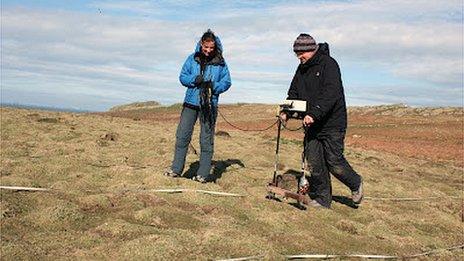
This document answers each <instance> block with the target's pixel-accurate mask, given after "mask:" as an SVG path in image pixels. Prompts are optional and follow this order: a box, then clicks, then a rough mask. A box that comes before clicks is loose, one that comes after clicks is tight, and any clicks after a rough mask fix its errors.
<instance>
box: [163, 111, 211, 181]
mask: <svg viewBox="0 0 464 261" xmlns="http://www.w3.org/2000/svg"><path fill="white" fill-rule="evenodd" d="M216 117H217V109H216V108H213V119H212V121H211V122H210V121H209V120H208V119H205V117H203V115H202V114H201V113H200V111H198V110H195V109H191V108H188V107H184V108H183V109H182V113H181V115H180V122H179V125H178V126H177V132H176V146H175V152H174V159H173V161H172V166H171V169H172V171H173V172H175V173H178V174H182V172H183V171H184V165H185V158H186V157H187V151H188V145H189V143H190V141H191V140H192V134H193V127H194V126H195V122H196V121H197V118H200V148H201V153H200V167H199V168H198V171H197V175H200V176H203V177H205V178H206V177H207V176H208V175H209V173H210V171H211V160H212V158H213V152H214V128H215V125H216Z"/></svg>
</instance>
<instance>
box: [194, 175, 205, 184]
mask: <svg viewBox="0 0 464 261" xmlns="http://www.w3.org/2000/svg"><path fill="white" fill-rule="evenodd" d="M192 180H194V181H198V182H200V183H206V182H208V180H206V178H205V177H203V176H200V175H196V176H195V177H193V178H192Z"/></svg>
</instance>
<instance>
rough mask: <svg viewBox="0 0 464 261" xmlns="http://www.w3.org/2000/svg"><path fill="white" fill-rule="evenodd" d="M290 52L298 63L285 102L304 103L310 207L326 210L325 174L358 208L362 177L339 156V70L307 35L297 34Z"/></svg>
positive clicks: (343, 123) (343, 118) (342, 114)
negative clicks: (345, 189)
mask: <svg viewBox="0 0 464 261" xmlns="http://www.w3.org/2000/svg"><path fill="white" fill-rule="evenodd" d="M293 50H294V51H295V54H296V56H297V58H298V59H299V60H300V62H301V63H300V65H299V66H298V68H297V70H296V72H295V76H294V77H293V80H292V83H291V85H290V89H289V90H288V98H287V99H294V100H305V101H306V102H307V109H306V114H305V117H304V119H303V125H304V126H305V138H304V147H305V155H306V159H307V161H308V163H309V166H310V168H311V177H310V180H309V181H310V182H309V192H310V193H309V195H310V196H311V198H312V199H313V200H312V201H311V204H310V205H311V206H315V207H318V206H319V207H320V206H323V207H326V208H330V204H331V202H332V184H331V182H330V175H329V172H331V173H332V174H333V175H334V176H335V177H336V178H337V179H338V180H340V181H341V182H342V183H343V184H345V185H346V186H347V187H348V188H349V189H350V190H351V194H352V200H353V202H354V203H356V204H359V203H361V200H362V197H363V188H362V177H361V176H360V175H358V174H357V173H356V172H355V171H354V170H353V168H352V167H351V166H350V164H349V163H348V162H347V161H346V159H345V157H344V156H343V149H344V139H345V133H346V127H347V115H346V114H347V113H346V104H345V94H344V92H343V85H342V80H341V75H340V68H339V67H338V64H337V62H336V61H335V60H334V59H333V58H332V57H330V56H329V47H328V44H327V43H324V44H317V43H316V41H315V40H314V38H313V37H311V36H310V35H309V34H300V35H299V36H298V38H297V39H296V40H295V42H294V44H293ZM281 118H282V119H283V120H287V119H288V116H287V115H286V114H285V113H282V114H281Z"/></svg>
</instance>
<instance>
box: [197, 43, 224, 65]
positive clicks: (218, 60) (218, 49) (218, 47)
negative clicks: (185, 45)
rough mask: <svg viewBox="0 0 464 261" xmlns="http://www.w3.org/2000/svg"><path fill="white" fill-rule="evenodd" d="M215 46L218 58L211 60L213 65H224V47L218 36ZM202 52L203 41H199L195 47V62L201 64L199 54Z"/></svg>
mask: <svg viewBox="0 0 464 261" xmlns="http://www.w3.org/2000/svg"><path fill="white" fill-rule="evenodd" d="M215 45H216V56H215V57H213V58H212V59H211V62H210V63H211V64H224V58H223V57H222V52H223V49H222V48H223V47H222V43H221V39H219V37H218V36H215ZM200 52H201V40H200V41H198V43H197V45H196V47H195V60H196V61H198V62H199V60H198V59H199V58H198V56H199V54H200Z"/></svg>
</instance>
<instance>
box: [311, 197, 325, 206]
mask: <svg viewBox="0 0 464 261" xmlns="http://www.w3.org/2000/svg"><path fill="white" fill-rule="evenodd" d="M308 207H311V208H325V207H324V206H323V205H321V203H319V202H317V200H315V199H313V200H311V201H309V203H308Z"/></svg>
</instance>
